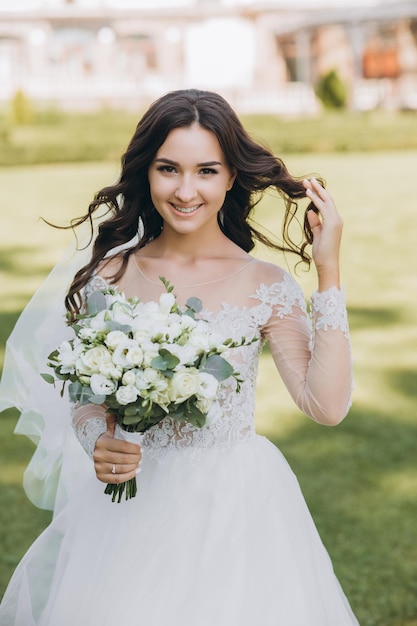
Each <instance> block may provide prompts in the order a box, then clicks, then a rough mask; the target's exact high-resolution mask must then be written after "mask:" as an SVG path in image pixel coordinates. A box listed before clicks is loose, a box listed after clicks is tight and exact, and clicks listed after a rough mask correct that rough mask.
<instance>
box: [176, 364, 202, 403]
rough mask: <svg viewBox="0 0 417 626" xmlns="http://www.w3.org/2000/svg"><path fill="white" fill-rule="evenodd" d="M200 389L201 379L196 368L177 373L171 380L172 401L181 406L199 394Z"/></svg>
mask: <svg viewBox="0 0 417 626" xmlns="http://www.w3.org/2000/svg"><path fill="white" fill-rule="evenodd" d="M199 388H200V378H199V373H198V370H197V369H196V368H190V369H188V370H180V371H178V372H175V373H174V376H173V377H172V379H171V401H172V402H175V404H180V403H181V402H184V401H185V400H187V399H188V398H190V397H191V396H193V395H194V394H196V393H198V390H199Z"/></svg>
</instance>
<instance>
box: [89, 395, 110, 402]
mask: <svg viewBox="0 0 417 626" xmlns="http://www.w3.org/2000/svg"><path fill="white" fill-rule="evenodd" d="M88 401H89V402H91V404H103V403H104V402H105V401H106V396H105V395H103V394H92V395H91V396H89V400H88Z"/></svg>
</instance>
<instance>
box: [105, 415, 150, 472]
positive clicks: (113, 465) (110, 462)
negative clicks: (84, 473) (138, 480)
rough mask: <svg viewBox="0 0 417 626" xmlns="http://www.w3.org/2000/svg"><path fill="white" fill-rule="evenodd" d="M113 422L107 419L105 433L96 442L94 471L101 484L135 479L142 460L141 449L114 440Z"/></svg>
mask: <svg viewBox="0 0 417 626" xmlns="http://www.w3.org/2000/svg"><path fill="white" fill-rule="evenodd" d="M114 426H115V422H114V421H112V420H111V418H107V431H106V432H105V433H103V434H102V435H101V436H100V437H99V438H98V439H97V442H96V447H95V449H94V455H93V459H94V469H95V471H96V476H97V478H98V479H99V480H101V481H102V482H103V483H110V484H119V483H124V482H126V481H128V480H130V479H131V478H135V476H136V473H137V469H138V467H139V463H140V461H141V459H142V450H141V447H140V446H139V445H137V444H135V443H130V442H129V441H122V440H121V439H115V438H114Z"/></svg>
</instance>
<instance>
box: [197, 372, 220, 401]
mask: <svg viewBox="0 0 417 626" xmlns="http://www.w3.org/2000/svg"><path fill="white" fill-rule="evenodd" d="M199 378H200V388H199V390H198V395H199V396H201V397H203V398H215V397H216V395H217V390H218V388H219V381H218V380H217V378H215V377H214V376H213V375H212V374H207V372H200V374H199Z"/></svg>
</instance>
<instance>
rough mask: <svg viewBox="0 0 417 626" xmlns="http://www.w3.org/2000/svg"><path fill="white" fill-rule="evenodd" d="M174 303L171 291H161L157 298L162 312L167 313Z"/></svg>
mask: <svg viewBox="0 0 417 626" xmlns="http://www.w3.org/2000/svg"><path fill="white" fill-rule="evenodd" d="M174 304H175V296H174V294H173V293H163V294H161V296H160V298H159V306H160V310H161V312H162V313H164V314H165V315H168V314H169V313H170V312H171V309H172V307H173V306H174Z"/></svg>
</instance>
